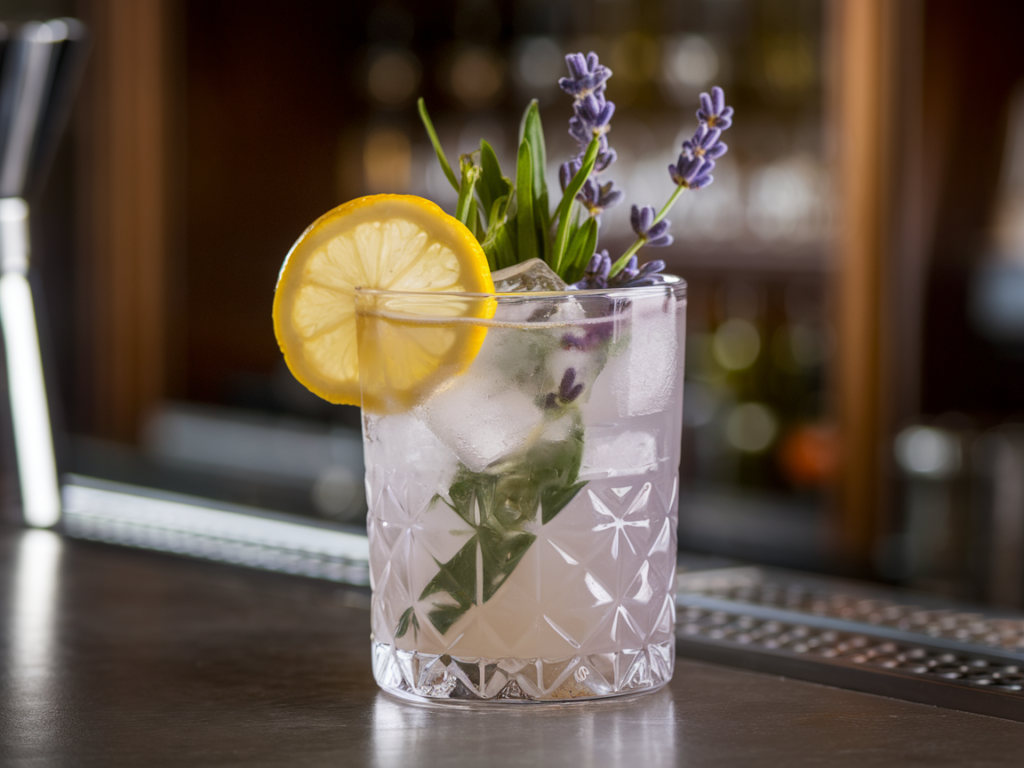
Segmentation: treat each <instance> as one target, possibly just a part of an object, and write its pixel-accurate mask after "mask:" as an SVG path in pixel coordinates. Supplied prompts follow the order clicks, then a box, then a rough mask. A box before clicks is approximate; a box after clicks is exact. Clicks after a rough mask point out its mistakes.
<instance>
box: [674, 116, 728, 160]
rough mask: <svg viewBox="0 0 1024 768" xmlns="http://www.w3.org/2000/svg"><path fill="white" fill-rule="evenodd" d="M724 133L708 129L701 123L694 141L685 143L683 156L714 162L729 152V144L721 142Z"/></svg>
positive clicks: (690, 140)
mask: <svg viewBox="0 0 1024 768" xmlns="http://www.w3.org/2000/svg"><path fill="white" fill-rule="evenodd" d="M721 137H722V131H721V130H719V129H718V128H708V127H707V125H705V124H704V123H701V124H700V125H699V126H697V132H696V133H695V134H693V138H692V139H688V140H687V141H684V142H683V154H684V155H686V157H687V159H692V158H695V157H703V158H705V159H707V160H714V159H716V158H719V157H721V156H722V155H724V154H725V153H726V152H728V151H729V147H728V145H727V144H725V143H723V142H721V141H719V139H721Z"/></svg>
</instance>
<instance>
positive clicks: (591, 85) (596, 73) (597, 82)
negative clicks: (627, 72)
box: [558, 51, 612, 99]
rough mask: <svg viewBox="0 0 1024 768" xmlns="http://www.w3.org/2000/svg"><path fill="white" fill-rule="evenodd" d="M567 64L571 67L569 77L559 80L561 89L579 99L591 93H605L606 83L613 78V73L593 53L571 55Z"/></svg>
mask: <svg viewBox="0 0 1024 768" xmlns="http://www.w3.org/2000/svg"><path fill="white" fill-rule="evenodd" d="M565 63H566V65H567V66H568V67H569V77H562V78H559V80H558V87H559V88H561V89H562V90H563V91H565V92H566V93H568V94H569V95H570V96H573V97H574V98H577V99H580V98H583V97H585V96H588V95H589V94H591V93H604V89H605V81H607V80H608V78H609V77H611V76H612V71H611V70H610V69H608V67H605V66H603V65H601V64H600V63H599V62H598V60H597V54H596V53H594V52H593V51H591V52H590V53H589V54H587V55H586V56H584V55H583V54H582V53H570V54H569V55H568V56H566V57H565Z"/></svg>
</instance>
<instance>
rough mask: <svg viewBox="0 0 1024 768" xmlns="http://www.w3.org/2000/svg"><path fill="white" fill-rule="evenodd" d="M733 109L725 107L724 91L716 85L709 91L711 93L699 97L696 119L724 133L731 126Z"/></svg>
mask: <svg viewBox="0 0 1024 768" xmlns="http://www.w3.org/2000/svg"><path fill="white" fill-rule="evenodd" d="M732 116H733V108H732V107H727V106H725V91H723V90H722V89H721V88H719V87H718V86H717V85H716V86H715V87H714V88H712V89H711V93H710V94H707V93H702V94H701V95H700V109H698V110H697V119H698V120H700V121H701V122H702V123H704V124H705V125H707V126H708V128H718V129H719V130H722V131H724V130H725V129H727V128H728V127H729V126H731V125H732Z"/></svg>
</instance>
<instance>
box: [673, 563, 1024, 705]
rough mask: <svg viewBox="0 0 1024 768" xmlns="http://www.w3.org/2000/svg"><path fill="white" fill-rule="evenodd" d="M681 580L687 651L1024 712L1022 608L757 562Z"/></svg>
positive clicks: (682, 643)
mask: <svg viewBox="0 0 1024 768" xmlns="http://www.w3.org/2000/svg"><path fill="white" fill-rule="evenodd" d="M678 587H679V588H678V593H677V598H676V602H677V605H678V607H679V614H678V622H677V630H676V634H677V643H678V650H679V653H681V654H683V655H686V656H693V657H696V658H702V659H705V660H709V661H715V662H719V663H724V664H730V665H733V666H741V667H746V668H748V669H756V670H759V671H764V672H771V673H776V674H783V675H788V676H790V677H796V678H800V679H804V680H810V681H812V682H818V683H825V684H829V685H837V686H840V687H844V688H852V689H855V690H860V691H866V692H868V693H877V694H881V695H884V696H892V697H895V698H901V699H906V700H909V701H916V702H921V703H925V704H934V705H937V706H944V707H950V708H954V709H960V710H964V711H969V712H978V713H980V714H986V715H994V716H997V717H1004V718H1009V719H1013V720H1020V721H1024V647H1022V638H1024V617H1018V616H1010V615H997V614H995V613H988V612H984V611H977V610H969V609H963V610H958V609H957V607H956V606H951V605H950V604H949V603H948V602H946V601H942V600H941V599H938V598H930V597H922V598H921V601H920V603H918V602H916V601H915V604H910V603H908V602H907V600H906V597H907V595H908V593H905V592H901V591H898V590H887V589H884V588H876V587H870V586H865V585H861V584H856V583H851V582H845V581H841V580H838V579H835V580H833V579H826V578H819V577H810V576H808V577H803V576H798V575H794V574H789V573H786V572H784V571H775V570H772V569H762V568H731V569H724V570H720V571H710V572H697V573H692V574H690V573H683V574H681V575H680V576H679V582H678Z"/></svg>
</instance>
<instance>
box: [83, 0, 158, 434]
mask: <svg viewBox="0 0 1024 768" xmlns="http://www.w3.org/2000/svg"><path fill="white" fill-rule="evenodd" d="M83 11H84V13H83V17H84V20H85V22H86V24H87V25H88V27H89V29H90V31H91V34H92V38H93V47H92V54H91V58H90V61H89V63H88V70H87V73H86V78H85V82H84V83H83V94H82V110H81V114H80V117H81V120H80V122H79V124H78V126H77V128H78V136H79V144H78V147H77V156H78V157H79V178H80V187H79V204H80V205H79V207H80V210H81V211H82V221H81V225H82V228H83V234H84V241H85V243H86V244H87V245H86V251H87V254H86V259H87V261H86V264H87V265H88V268H87V270H84V274H85V279H84V280H83V281H82V285H81V292H82V293H81V296H80V308H81V317H82V320H83V323H82V326H83V335H84V336H85V337H86V338H84V339H83V340H82V341H83V343H81V344H80V345H79V347H80V348H81V349H83V350H84V351H85V352H84V353H85V354H87V355H88V356H89V359H88V360H86V361H83V363H84V364H85V365H84V366H83V369H84V370H91V372H92V375H91V382H90V384H91V386H90V387H89V390H91V391H90V392H89V394H88V396H87V397H88V398H89V400H90V401H91V402H90V403H88V404H87V406H88V407H89V410H90V411H91V413H92V414H94V419H95V423H94V424H93V425H92V426H93V431H94V432H95V433H96V434H98V435H101V436H103V437H106V438H110V439H116V440H122V441H134V440H135V439H137V437H138V429H139V426H140V419H141V418H143V417H144V415H145V413H146V412H147V411H148V410H149V409H150V408H151V407H152V406H153V405H155V404H156V402H157V401H159V400H160V399H161V398H162V397H163V396H164V389H165V347H166V329H165V323H164V317H165V304H166V273H167V253H168V235H169V231H168V229H169V228H168V221H167V218H168V217H167V211H168V162H167V146H168V135H167V124H168V119H167V118H168V108H167V93H168V88H167V80H168V65H167V55H166V54H167V36H166V33H167V18H168V3H167V0H89V2H87V3H86V4H85V6H84V8H83Z"/></svg>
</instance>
